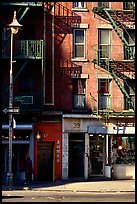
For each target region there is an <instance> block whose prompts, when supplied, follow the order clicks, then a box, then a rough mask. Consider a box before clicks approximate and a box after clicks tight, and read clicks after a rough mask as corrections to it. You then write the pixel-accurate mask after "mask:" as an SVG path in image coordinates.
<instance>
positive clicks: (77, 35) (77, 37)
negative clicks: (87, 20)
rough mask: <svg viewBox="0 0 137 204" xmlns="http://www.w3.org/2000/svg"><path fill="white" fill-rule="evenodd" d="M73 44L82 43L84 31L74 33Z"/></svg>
mask: <svg viewBox="0 0 137 204" xmlns="http://www.w3.org/2000/svg"><path fill="white" fill-rule="evenodd" d="M75 43H84V30H76V31H75Z"/></svg>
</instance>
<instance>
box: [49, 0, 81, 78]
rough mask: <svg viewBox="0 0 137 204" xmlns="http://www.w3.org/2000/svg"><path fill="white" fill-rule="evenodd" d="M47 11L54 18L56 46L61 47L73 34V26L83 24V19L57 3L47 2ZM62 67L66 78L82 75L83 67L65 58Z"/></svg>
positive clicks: (61, 62) (62, 60)
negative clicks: (67, 36) (66, 38)
mask: <svg viewBox="0 0 137 204" xmlns="http://www.w3.org/2000/svg"><path fill="white" fill-rule="evenodd" d="M45 9H46V11H47V14H48V13H49V15H51V16H54V42H55V46H57V47H59V46H61V44H62V43H63V40H64V39H65V37H66V35H67V34H69V33H72V25H73V24H75V25H77V24H79V23H80V22H81V17H80V16H79V15H78V14H76V13H75V12H74V11H72V10H70V9H68V8H67V7H65V6H63V5H62V4H60V3H57V2H54V3H53V2H47V3H46V4H45ZM49 19H50V18H49ZM47 20H48V18H47ZM48 21H49V20H48ZM49 23H50V22H49ZM60 66H61V71H62V74H63V75H64V76H65V75H67V76H72V75H78V74H81V73H82V67H81V66H79V65H77V64H76V63H74V62H72V61H71V60H69V59H66V58H65V57H63V58H62V59H61V60H60Z"/></svg>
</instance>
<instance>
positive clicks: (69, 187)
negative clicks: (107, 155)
mask: <svg viewBox="0 0 137 204" xmlns="http://www.w3.org/2000/svg"><path fill="white" fill-rule="evenodd" d="M8 190H9V187H8V186H2V191H8ZM12 190H31V191H74V192H76V191H77V192H102V193H103V192H135V180H114V181H75V182H74V181H73V182H70V181H54V182H45V183H44V182H35V183H32V184H31V185H29V186H25V185H18V186H13V188H12Z"/></svg>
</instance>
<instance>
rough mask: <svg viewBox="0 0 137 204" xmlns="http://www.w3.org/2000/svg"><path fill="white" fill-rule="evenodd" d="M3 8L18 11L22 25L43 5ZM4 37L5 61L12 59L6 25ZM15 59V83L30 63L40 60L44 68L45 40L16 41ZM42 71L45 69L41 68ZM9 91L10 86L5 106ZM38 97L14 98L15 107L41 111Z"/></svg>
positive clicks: (7, 4) (11, 4)
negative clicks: (30, 14) (32, 12)
mask: <svg viewBox="0 0 137 204" xmlns="http://www.w3.org/2000/svg"><path fill="white" fill-rule="evenodd" d="M2 6H3V7H5V8H9V9H11V8H12V9H14V10H16V14H17V19H18V22H19V23H21V24H22V21H23V19H24V18H25V16H26V15H27V14H28V12H30V10H32V9H34V8H37V9H42V6H43V4H42V3H41V2H2ZM41 11H42V10H41ZM4 26H5V27H4V29H3V36H4V39H3V41H2V58H3V59H4V60H6V59H9V58H10V49H9V48H10V32H7V31H6V30H7V29H6V25H4ZM13 46H14V47H13V49H14V54H13V59H14V60H15V62H16V63H15V64H14V70H13V71H14V73H13V83H14V82H15V80H16V79H18V77H19V76H20V74H21V73H22V72H23V70H24V69H26V68H27V66H28V64H29V62H30V61H31V60H40V61H41V66H43V40H42V39H40V40H35V39H34V40H30V39H22V40H16V43H13ZM41 69H43V68H42V67H41ZM7 83H8V82H7ZM8 89H9V85H7V88H6V89H5V91H4V95H3V97H4V98H5V101H4V105H5V104H7V99H6V98H8V95H7V94H8ZM39 98H40V97H38V95H36V94H35V93H33V94H30V95H28V94H26V95H25V94H24V95H17V96H14V104H15V106H20V108H21V110H23V111H29V110H31V109H33V110H36V111H37V110H40V109H41V103H42V102H41V101H40V99H39Z"/></svg>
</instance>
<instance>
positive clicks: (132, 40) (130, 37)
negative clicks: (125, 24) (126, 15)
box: [124, 29, 135, 60]
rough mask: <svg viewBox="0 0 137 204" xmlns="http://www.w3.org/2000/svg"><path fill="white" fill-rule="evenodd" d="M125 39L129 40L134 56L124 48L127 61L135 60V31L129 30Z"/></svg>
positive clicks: (125, 34) (125, 33)
mask: <svg viewBox="0 0 137 204" xmlns="http://www.w3.org/2000/svg"><path fill="white" fill-rule="evenodd" d="M124 37H125V39H126V40H127V42H128V44H129V47H130V51H131V53H132V54H129V52H128V51H127V49H126V48H124V52H125V59H126V60H131V59H135V29H128V30H127V31H126V32H124Z"/></svg>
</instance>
